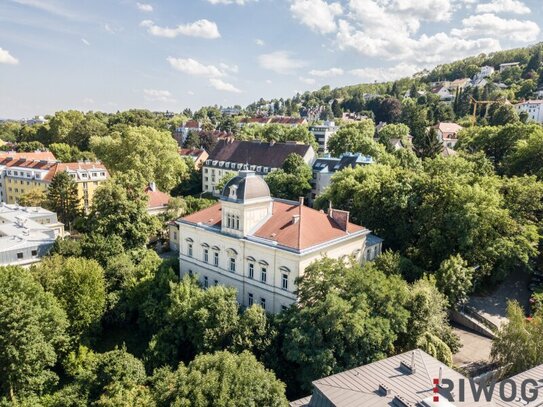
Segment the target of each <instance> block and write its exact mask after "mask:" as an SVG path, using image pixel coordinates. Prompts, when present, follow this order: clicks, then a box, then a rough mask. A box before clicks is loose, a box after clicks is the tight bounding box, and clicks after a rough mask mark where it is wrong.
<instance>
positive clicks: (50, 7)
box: [11, 0, 81, 20]
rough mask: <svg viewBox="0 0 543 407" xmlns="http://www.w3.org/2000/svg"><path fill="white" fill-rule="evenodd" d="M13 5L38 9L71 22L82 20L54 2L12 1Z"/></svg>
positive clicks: (41, 0) (35, 0) (37, 0)
mask: <svg viewBox="0 0 543 407" xmlns="http://www.w3.org/2000/svg"><path fill="white" fill-rule="evenodd" d="M11 1H12V2H13V3H17V4H20V5H22V6H27V7H32V8H36V9H38V10H42V11H45V12H47V13H50V14H54V15H56V16H59V17H63V18H67V19H69V20H81V17H80V16H78V15H77V14H75V13H72V12H71V11H69V10H67V9H65V8H63V7H61V6H60V5H58V4H55V3H53V2H49V1H44V0H11Z"/></svg>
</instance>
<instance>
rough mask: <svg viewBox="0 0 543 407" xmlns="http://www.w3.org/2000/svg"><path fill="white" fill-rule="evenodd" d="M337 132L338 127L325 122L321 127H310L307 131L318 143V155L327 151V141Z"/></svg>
mask: <svg viewBox="0 0 543 407" xmlns="http://www.w3.org/2000/svg"><path fill="white" fill-rule="evenodd" d="M338 130H339V127H338V126H336V124H335V123H334V122H331V121H325V122H324V124H323V125H322V126H312V127H310V128H309V131H310V132H311V133H312V134H313V135H314V136H315V139H316V140H317V143H319V151H318V152H319V154H322V153H326V152H327V151H328V148H327V145H328V139H329V138H330V137H331V136H333V135H334V134H336V132H337V131H338Z"/></svg>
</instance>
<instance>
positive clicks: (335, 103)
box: [332, 99, 343, 118]
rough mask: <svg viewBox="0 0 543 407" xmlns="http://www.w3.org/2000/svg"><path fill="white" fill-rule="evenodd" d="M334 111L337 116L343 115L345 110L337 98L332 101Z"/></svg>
mask: <svg viewBox="0 0 543 407" xmlns="http://www.w3.org/2000/svg"><path fill="white" fill-rule="evenodd" d="M332 113H333V114H334V117H335V118H341V117H343V110H342V109H341V106H340V105H339V102H338V101H337V99H334V101H333V102H332Z"/></svg>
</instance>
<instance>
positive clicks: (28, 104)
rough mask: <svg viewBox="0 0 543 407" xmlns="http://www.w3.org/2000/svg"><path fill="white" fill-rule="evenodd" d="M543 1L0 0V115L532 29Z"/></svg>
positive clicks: (401, 61) (217, 92) (431, 57)
mask: <svg viewBox="0 0 543 407" xmlns="http://www.w3.org/2000/svg"><path fill="white" fill-rule="evenodd" d="M542 3H543V0H155V1H149V2H148V1H147V0H141V1H140V2H138V1H132V0H0V118H13V119H19V118H29V117H33V116H35V115H44V114H52V113H54V112H55V111H58V110H66V109H78V110H83V111H89V110H94V111H97V110H100V111H107V112H115V111H118V110H126V109H130V108H145V109H151V110H161V111H164V110H170V111H174V112H180V111H182V110H183V109H184V108H186V107H190V108H192V109H195V108H198V107H200V106H204V105H215V104H217V105H222V106H233V105H236V104H239V105H242V106H245V105H247V104H249V103H251V102H253V101H255V100H257V99H259V98H261V97H262V98H265V99H269V98H273V97H278V98H279V97H285V98H286V97H290V96H293V95H294V94H296V92H303V91H306V90H315V89H319V88H320V87H322V86H323V85H331V86H332V87H336V86H344V85H349V84H356V83H361V82H374V81H383V80H390V79H397V78H400V77H404V76H409V75H411V74H413V73H415V72H418V71H420V70H422V69H424V68H431V67H433V66H435V65H438V64H440V63H446V62H452V61H454V60H456V59H460V58H463V57H466V56H470V55H477V54H480V53H482V52H485V53H488V52H492V51H496V50H500V49H508V48H514V47H520V46H527V45H531V44H534V43H536V42H539V41H543V33H542V31H541V28H542V26H543V7H542Z"/></svg>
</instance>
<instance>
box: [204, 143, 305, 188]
mask: <svg viewBox="0 0 543 407" xmlns="http://www.w3.org/2000/svg"><path fill="white" fill-rule="evenodd" d="M291 153H296V154H299V155H300V156H302V157H303V159H304V161H305V162H306V163H307V164H309V165H311V164H312V163H313V161H314V159H315V151H314V150H313V148H312V147H311V146H308V145H305V144H299V143H296V142H287V143H273V142H272V143H264V142H261V141H260V140H253V141H238V140H219V142H218V143H217V145H216V146H215V148H214V149H213V151H212V152H211V153H210V154H209V157H208V159H207V160H206V161H205V163H204V166H203V170H202V171H203V172H202V191H204V192H210V193H214V194H219V193H220V191H216V190H215V187H216V185H217V184H218V182H219V181H220V180H221V178H222V177H223V176H224V175H225V174H227V173H229V172H237V171H239V170H241V169H242V168H245V166H247V167H248V169H250V170H252V171H255V173H256V174H257V175H259V176H265V175H267V174H269V173H270V172H272V171H274V170H276V169H278V168H281V166H282V165H283V162H284V161H285V159H286V158H287V157H288V155H289V154H291Z"/></svg>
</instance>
